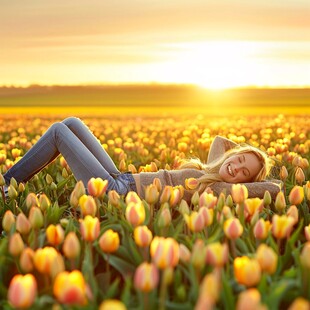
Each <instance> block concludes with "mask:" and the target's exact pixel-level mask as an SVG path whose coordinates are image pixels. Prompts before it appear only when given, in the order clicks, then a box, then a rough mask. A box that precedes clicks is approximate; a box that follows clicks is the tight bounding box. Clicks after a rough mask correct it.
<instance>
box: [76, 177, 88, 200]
mask: <svg viewBox="0 0 310 310" xmlns="http://www.w3.org/2000/svg"><path fill="white" fill-rule="evenodd" d="M74 190H75V192H76V196H77V199H79V198H80V197H81V196H83V195H85V194H86V192H85V186H84V183H83V182H82V181H78V182H77V183H76V184H75V186H74Z"/></svg>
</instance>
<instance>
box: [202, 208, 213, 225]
mask: <svg viewBox="0 0 310 310" xmlns="http://www.w3.org/2000/svg"><path fill="white" fill-rule="evenodd" d="M198 213H199V214H200V215H202V216H203V218H204V222H205V226H206V227H207V226H210V225H212V223H213V218H214V210H213V209H208V208H207V207H200V208H199V210H198Z"/></svg>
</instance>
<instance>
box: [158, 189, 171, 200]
mask: <svg viewBox="0 0 310 310" xmlns="http://www.w3.org/2000/svg"><path fill="white" fill-rule="evenodd" d="M171 195H172V186H169V185H166V186H165V187H164V189H163V191H162V193H161V196H160V200H159V202H160V204H163V203H165V202H168V201H169V199H170V197H171Z"/></svg>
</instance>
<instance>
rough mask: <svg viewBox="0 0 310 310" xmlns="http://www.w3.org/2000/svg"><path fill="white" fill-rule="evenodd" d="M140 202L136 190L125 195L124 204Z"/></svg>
mask: <svg viewBox="0 0 310 310" xmlns="http://www.w3.org/2000/svg"><path fill="white" fill-rule="evenodd" d="M130 203H141V199H140V197H139V196H138V194H137V193H136V192H133V191H130V192H129V193H128V194H127V196H126V204H127V205H128V204H130Z"/></svg>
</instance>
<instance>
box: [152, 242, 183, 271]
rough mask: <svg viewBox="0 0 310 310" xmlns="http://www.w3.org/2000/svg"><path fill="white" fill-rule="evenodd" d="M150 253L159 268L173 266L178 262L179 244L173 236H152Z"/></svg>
mask: <svg viewBox="0 0 310 310" xmlns="http://www.w3.org/2000/svg"><path fill="white" fill-rule="evenodd" d="M150 253H151V257H152V259H153V261H154V263H155V264H156V266H157V267H158V268H160V269H165V268H167V267H175V266H176V265H177V264H178V262H179V244H178V243H177V241H176V240H175V239H173V238H164V237H158V236H156V237H154V239H153V240H152V242H151V246H150Z"/></svg>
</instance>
